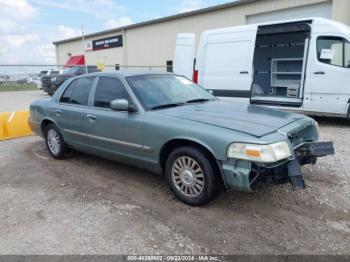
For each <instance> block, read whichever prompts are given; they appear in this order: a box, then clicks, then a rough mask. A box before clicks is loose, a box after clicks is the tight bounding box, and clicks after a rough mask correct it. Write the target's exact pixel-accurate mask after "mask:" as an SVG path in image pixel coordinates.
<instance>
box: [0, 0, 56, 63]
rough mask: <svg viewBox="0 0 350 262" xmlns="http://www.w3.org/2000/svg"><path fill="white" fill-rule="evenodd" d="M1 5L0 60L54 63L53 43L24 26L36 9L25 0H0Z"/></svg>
mask: <svg viewBox="0 0 350 262" xmlns="http://www.w3.org/2000/svg"><path fill="white" fill-rule="evenodd" d="M0 6H1V8H0V42H1V48H0V63H3V64H25V63H54V61H55V50H54V47H53V45H52V44H45V42H46V43H47V42H48V40H45V39H43V37H41V36H40V35H39V34H37V33H35V32H32V31H30V30H28V29H26V25H27V23H28V22H30V21H32V20H34V19H36V18H37V17H38V15H39V10H38V9H37V8H35V7H34V6H33V5H32V4H31V3H30V2H28V1H27V0H12V1H10V0H0Z"/></svg>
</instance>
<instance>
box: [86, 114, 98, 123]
mask: <svg viewBox="0 0 350 262" xmlns="http://www.w3.org/2000/svg"><path fill="white" fill-rule="evenodd" d="M86 117H87V118H88V119H89V122H92V123H93V122H95V121H96V116H94V115H86Z"/></svg>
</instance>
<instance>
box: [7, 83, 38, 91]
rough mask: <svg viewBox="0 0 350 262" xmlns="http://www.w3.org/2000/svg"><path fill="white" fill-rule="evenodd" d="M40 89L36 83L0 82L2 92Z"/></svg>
mask: <svg viewBox="0 0 350 262" xmlns="http://www.w3.org/2000/svg"><path fill="white" fill-rule="evenodd" d="M28 90H38V87H37V86H36V85H35V84H0V92H5V91H28Z"/></svg>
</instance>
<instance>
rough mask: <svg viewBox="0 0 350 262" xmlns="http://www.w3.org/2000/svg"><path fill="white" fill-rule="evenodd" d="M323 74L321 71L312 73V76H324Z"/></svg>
mask: <svg viewBox="0 0 350 262" xmlns="http://www.w3.org/2000/svg"><path fill="white" fill-rule="evenodd" d="M324 74H325V72H323V71H316V72H314V75H324Z"/></svg>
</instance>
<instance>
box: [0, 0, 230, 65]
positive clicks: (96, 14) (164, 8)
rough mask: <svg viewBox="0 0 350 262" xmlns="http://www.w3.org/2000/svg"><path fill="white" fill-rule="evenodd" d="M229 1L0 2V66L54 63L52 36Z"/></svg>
mask: <svg viewBox="0 0 350 262" xmlns="http://www.w3.org/2000/svg"><path fill="white" fill-rule="evenodd" d="M229 1H230V0H60V1H54V0H52V1H50V0H0V6H1V8H0V42H1V45H0V64H28V63H41V64H47V63H54V62H55V51H54V48H53V45H52V42H53V41H54V40H60V39H64V38H70V37H74V36H77V35H81V27H82V26H83V27H84V31H85V32H86V33H92V32H96V31H100V30H105V29H109V28H115V27H119V26H123V25H127V24H132V23H137V22H141V21H146V20H151V19H155V18H159V17H164V16H168V15H173V14H177V13H182V12H187V11H192V10H196V9H200V8H204V7H208V6H213V5H217V4H222V3H226V2H229Z"/></svg>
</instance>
